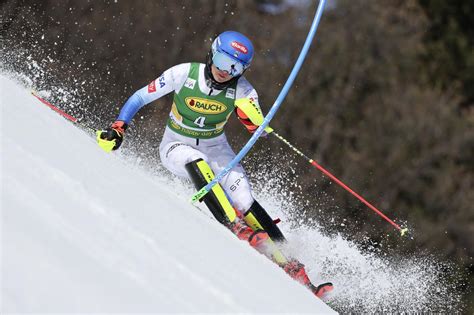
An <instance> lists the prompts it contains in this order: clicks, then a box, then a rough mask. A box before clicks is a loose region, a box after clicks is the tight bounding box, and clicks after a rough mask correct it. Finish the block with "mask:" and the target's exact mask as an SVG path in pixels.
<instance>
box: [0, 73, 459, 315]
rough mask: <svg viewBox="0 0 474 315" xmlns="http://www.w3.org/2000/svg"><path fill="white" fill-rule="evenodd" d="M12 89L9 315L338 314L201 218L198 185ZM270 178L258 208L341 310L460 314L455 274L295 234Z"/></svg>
mask: <svg viewBox="0 0 474 315" xmlns="http://www.w3.org/2000/svg"><path fill="white" fill-rule="evenodd" d="M0 81H1V89H2V90H1V108H2V111H1V114H2V128H1V138H2V149H1V150H2V151H1V155H2V184H1V185H2V296H1V298H2V305H1V311H2V312H67V313H70V312H174V313H175V312H196V311H197V312H204V313H206V312H225V313H230V312H246V313H263V312H264V313H269V312H270V313H271V312H286V313H305V312H310V313H321V314H326V313H331V312H332V310H331V309H330V308H328V307H327V306H326V305H325V304H324V303H322V302H321V301H319V300H317V299H314V297H313V296H312V295H311V294H310V293H309V292H308V291H307V290H305V289H304V288H303V287H302V286H300V285H299V284H297V283H295V282H294V281H292V280H291V279H289V277H288V276H287V275H285V274H284V273H283V272H282V271H281V270H280V269H279V268H278V267H276V266H275V265H274V264H272V263H271V262H269V261H268V260H267V259H265V258H264V257H263V256H262V255H260V254H258V253H256V252H255V251H253V250H252V249H251V248H249V246H247V245H246V244H245V243H244V242H241V241H238V240H237V239H236V238H235V237H234V236H233V235H232V234H230V233H229V232H228V231H227V230H225V228H223V227H222V226H220V225H219V224H218V223H217V222H216V221H215V220H213V219H212V218H211V219H210V215H209V213H208V212H207V211H206V210H204V211H202V212H201V211H197V210H196V208H194V207H192V206H190V205H189V203H188V201H187V200H188V198H189V197H190V195H191V193H192V188H191V186H190V185H187V184H185V183H183V182H182V181H180V180H175V179H170V177H169V175H167V174H163V173H162V171H156V170H149V169H146V168H145V169H144V168H143V167H138V166H136V165H135V164H134V163H132V162H131V161H130V159H129V158H127V157H126V156H125V153H123V152H119V153H115V154H105V153H103V152H102V151H100V150H99V149H98V147H97V146H96V144H95V141H94V139H93V138H91V137H90V135H87V134H86V133H85V132H83V131H81V130H79V129H77V128H76V127H75V126H73V125H72V124H71V123H70V122H68V121H66V120H65V119H63V118H62V117H60V116H59V115H58V114H56V113H54V112H53V111H51V110H49V109H48V108H46V107H45V106H44V105H42V104H40V103H39V102H38V101H36V100H35V99H33V97H32V96H31V95H29V92H28V90H27V89H25V88H23V87H19V86H18V85H17V84H16V83H14V82H13V81H12V80H11V79H9V78H7V77H6V76H2V77H1V79H0ZM272 178H274V177H272V174H268V178H267V180H266V181H263V183H264V184H261V187H259V188H260V189H259V191H261V192H260V193H257V199H258V200H260V201H261V203H262V204H263V205H264V207H265V208H267V209H268V211H269V212H270V213H271V214H272V215H273V216H276V217H280V218H282V220H283V222H282V223H281V224H280V227H281V228H282V230H283V232H284V233H285V235H287V238H288V239H289V241H290V242H289V243H290V245H289V246H288V248H287V250H288V252H290V253H292V254H293V255H294V256H295V257H297V258H299V259H300V260H301V261H302V262H304V263H305V264H306V267H307V271H308V273H309V275H310V278H312V279H313V281H314V282H315V283H319V282H323V281H324V282H325V281H332V282H333V283H334V285H335V290H334V292H333V294H332V296H331V298H330V300H329V304H330V305H331V306H332V307H333V308H334V309H335V310H337V311H340V312H342V313H349V312H355V313H380V312H391V313H394V312H396V313H400V312H410V313H412V312H429V311H432V310H433V309H435V310H438V311H442V312H449V313H455V312H456V311H458V309H457V307H458V305H459V299H460V296H459V295H456V294H453V293H452V292H451V288H449V287H447V286H445V283H444V277H443V274H442V272H443V270H444V272H446V266H444V265H442V264H439V263H438V262H437V261H436V259H433V258H429V257H424V258H423V257H419V258H417V257H414V258H405V259H403V260H402V259H401V258H390V257H386V256H380V255H377V254H375V253H370V252H363V251H361V250H360V249H359V248H358V247H357V245H356V244H354V243H353V242H351V241H348V240H346V239H344V238H343V237H341V236H339V235H336V236H326V235H325V234H324V233H323V232H322V231H321V229H320V228H319V227H318V226H317V225H313V226H309V225H305V224H302V222H300V224H296V225H295V224H290V223H291V220H290V219H289V218H288V216H287V213H288V211H292V210H293V211H299V210H298V206H297V205H294V204H293V205H292V203H291V201H288V199H287V200H283V198H282V197H280V198H279V197H277V196H279V195H281V194H279V192H280V191H279V190H280V189H284V184H282V185H280V186H279V188H278V185H276V186H275V185H274V183H272ZM265 183H267V186H266V184H265ZM270 184H271V185H270ZM275 187H277V188H275ZM199 207H200V208H203V207H202V205H200V206H199ZM282 209H284V210H282ZM295 226H296V228H295ZM443 268H444V269H443ZM448 269H449V268H448ZM46 288H47V289H46Z"/></svg>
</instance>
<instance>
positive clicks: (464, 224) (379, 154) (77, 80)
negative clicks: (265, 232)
mask: <svg viewBox="0 0 474 315" xmlns="http://www.w3.org/2000/svg"><path fill="white" fill-rule="evenodd" d="M303 2H304V1H302V3H303ZM269 3H270V4H271V3H272V1H253V0H240V1H235V0H234V1H221V0H207V1H204V0H201V1H164V0H163V1H161V0H160V1H145V0H136V1H122V0H118V1H114V0H102V1H86V0H83V1H76V0H75V1H72V0H68V1H52V0H44V1H33V0H31V1H27V0H8V1H6V2H5V1H4V2H3V4H2V21H1V23H2V25H1V29H0V32H1V40H2V45H1V48H0V49H1V51H2V55H3V57H2V58H3V59H4V60H7V64H4V65H3V66H4V67H7V66H8V67H11V68H14V69H16V70H17V71H24V72H28V71H31V69H29V68H31V62H30V63H28V61H31V60H33V61H36V62H37V63H38V65H39V67H40V68H41V69H43V71H44V72H42V73H41V74H39V75H38V76H37V79H38V80H37V81H38V82H35V84H36V85H37V86H38V87H39V88H41V87H42V86H43V87H47V86H48V85H51V84H52V83H53V81H54V84H57V83H58V82H61V83H62V84H64V85H65V86H67V87H70V88H71V89H73V90H74V89H75V95H76V97H78V98H80V99H82V100H84V101H83V102H81V103H80V105H78V106H76V107H75V108H74V110H76V111H78V113H79V114H80V115H81V116H82V117H84V119H86V120H90V121H93V122H94V123H101V124H102V125H100V127H104V126H105V125H106V124H108V123H110V122H111V121H112V120H113V119H114V118H115V117H116V115H117V113H118V109H119V108H120V106H121V105H122V104H123V102H124V101H125V100H126V99H127V98H128V96H130V95H131V94H132V93H133V92H134V91H135V90H136V89H138V88H140V87H142V86H144V85H146V84H147V83H148V82H150V81H151V80H152V79H154V78H156V77H157V76H158V75H159V74H160V73H161V72H162V71H164V70H166V69H167V68H169V67H170V66H172V65H175V64H178V63H181V62H188V61H201V62H204V60H205V56H206V54H207V52H208V50H209V46H210V43H211V40H212V39H213V38H214V36H215V35H217V34H218V33H220V32H222V31H224V30H228V29H235V30H238V31H240V32H243V33H245V34H247V35H248V36H249V37H250V38H251V39H252V40H253V42H254V45H255V48H256V53H257V55H256V57H255V59H254V62H253V65H252V68H251V70H250V71H248V72H247V75H246V76H247V78H248V79H249V80H250V81H251V82H252V83H253V84H254V86H255V87H256V88H257V90H258V91H259V94H260V97H261V103H262V107H263V108H264V110H268V108H269V107H270V106H271V105H272V104H273V101H274V100H275V98H276V96H277V95H278V93H279V91H280V89H281V87H282V86H283V84H284V83H285V81H286V79H287V76H288V74H289V72H290V70H291V68H292V66H293V64H294V61H295V60H296V57H297V56H298V53H299V51H300V48H301V46H302V44H303V42H304V39H305V37H306V34H307V31H308V28H309V25H310V23H311V22H312V17H313V15H314V7H315V3H314V2H313V3H310V5H309V6H305V5H301V6H298V7H285V9H282V10H276V11H274V12H278V14H273V15H272V14H268V12H267V11H265V10H263V9H262V8H263V7H262V4H266V5H267V4H269ZM275 3H276V7H278V5H282V3H284V1H276V2H275ZM332 4H333V5H331V9H330V10H328V11H327V12H326V13H325V15H324V16H323V19H322V23H321V25H320V28H319V30H318V34H317V39H316V40H315V42H314V44H313V46H312V49H311V50H310V52H309V54H308V56H307V59H306V61H305V63H304V66H303V69H302V70H301V72H300V73H299V75H298V78H297V80H296V82H295V84H294V86H293V88H292V89H291V91H290V93H289V95H288V97H287V98H286V100H285V103H284V105H283V106H282V107H281V109H280V111H279V112H278V114H277V115H276V117H275V119H274V121H273V122H272V125H273V127H274V128H275V129H276V130H279V131H280V133H281V134H282V135H283V136H285V137H286V138H288V139H289V140H290V141H291V142H293V143H294V144H295V145H297V146H298V147H299V148H301V149H302V150H303V151H304V152H306V153H307V155H309V156H312V157H314V158H315V160H317V161H318V162H320V163H321V164H322V165H324V166H326V167H327V168H328V169H330V170H331V172H333V173H334V174H336V175H337V176H338V177H340V178H341V179H342V180H343V181H344V182H346V183H347V184H349V186H351V187H353V188H354V189H355V190H356V191H358V192H361V193H362V194H363V195H364V196H365V197H366V198H367V199H368V200H370V201H373V202H374V203H375V204H376V205H377V206H380V208H381V209H383V210H384V212H385V213H386V214H387V215H388V216H389V217H391V218H398V219H399V220H400V221H397V222H399V223H403V222H408V225H409V226H410V227H412V228H413V230H414V240H413V241H404V242H400V238H399V237H398V236H396V233H395V232H393V229H392V227H391V226H390V225H388V224H386V223H385V222H383V221H381V219H380V218H379V217H377V216H376V215H375V214H374V213H372V212H371V211H370V210H367V209H366V208H365V207H364V206H362V205H361V204H360V203H359V202H358V201H357V200H355V199H354V198H353V197H352V196H351V195H349V194H348V193H347V192H345V191H344V190H342V189H341V188H338V187H337V186H335V185H333V184H332V185H331V184H330V182H329V181H328V180H327V179H325V178H324V177H322V176H321V175H320V173H318V172H317V171H316V170H314V171H313V170H310V169H308V167H307V166H306V165H305V164H304V161H303V162H301V163H300V165H299V166H298V167H297V169H296V173H295V174H293V175H291V176H294V177H295V178H296V177H298V179H297V180H298V182H299V183H300V184H301V189H299V190H298V191H297V192H296V194H299V195H300V196H301V197H302V198H304V199H305V200H309V201H313V202H314V203H315V204H318V205H320V206H318V207H317V208H318V209H319V210H320V209H321V207H322V208H323V211H322V212H320V211H317V209H316V208H311V207H308V209H306V210H307V211H306V215H308V216H314V217H316V218H317V219H319V220H320V222H321V224H322V225H323V226H325V227H326V228H327V230H328V232H340V233H342V234H344V235H346V236H348V237H350V238H351V239H356V240H359V241H360V242H361V244H363V243H364V241H363V240H365V239H367V236H369V237H370V240H371V241H372V243H378V244H380V243H383V244H387V245H389V247H390V248H391V250H392V251H393V250H396V251H398V252H399V253H400V254H409V253H410V252H412V251H413V250H415V249H420V248H422V249H426V250H427V251H429V252H434V253H436V254H440V255H442V256H444V257H445V258H446V259H449V260H452V261H454V262H456V263H457V264H459V265H461V266H463V268H464V269H463V272H466V274H469V277H470V279H471V280H470V282H471V285H472V283H473V282H472V279H473V278H472V275H473V273H474V267H473V261H472V257H473V255H474V237H473V235H474V206H473V205H474V157H473V153H474V128H473V124H474V106H473V105H474V89H473V85H474V25H473V20H472V16H473V15H474V2H472V1H467V0H465V1H462V0H457V1H431V0H405V1H401V0H389V1H375V0H374V1H350V0H340V1H337V2H332ZM334 4H335V5H334ZM52 97H54V95H53V96H52ZM57 101H58V102H61V99H58V100H57ZM157 103H158V104H157V106H149V107H146V108H144V109H143V110H142V112H141V113H140V114H139V115H137V116H142V114H143V116H144V118H143V119H135V121H134V123H133V126H132V128H130V129H131V130H130V132H131V133H132V134H133V133H135V135H136V137H137V139H141V140H143V141H145V142H148V143H152V144H154V145H157V143H158V141H159V136H160V134H161V131H162V130H163V125H164V119H165V116H166V115H167V113H168V110H169V100H160V101H158V102H157ZM64 106H68V105H67V104H65V105H64ZM132 129H133V130H132ZM229 129H230V130H229V131H228V133H229V134H232V135H233V137H231V138H235V139H236V140H235V142H234V144H235V145H236V148H240V146H241V145H242V143H243V141H244V140H245V139H247V138H248V135H246V134H245V132H244V131H243V129H242V127H241V126H239V125H238V123H235V122H231V123H230V127H229ZM134 130H135V131H134ZM280 148H281V144H280V143H278V142H276V141H274V140H273V139H272V140H263V141H259V143H258V145H257V148H256V150H254V151H252V155H253V156H254V158H253V159H252V161H253V162H254V164H253V165H249V168H250V169H255V168H257V167H258V165H259V164H264V163H276V162H278V163H279V164H278V165H279V167H282V166H283V165H284V164H285V162H284V161H285V160H286V159H285V158H286V157H289V156H291V152H287V153H285V154H280V155H278V157H271V154H273V153H275V152H282V151H281V149H280ZM152 151H153V146H152ZM152 153H154V154H155V155H157V150H155V151H154V152H152ZM288 160H292V161H295V160H297V159H295V158H291V159H290V158H288ZM247 163H250V162H247ZM288 163H290V162H289V161H288ZM291 163H293V166H294V162H291ZM251 177H252V176H251ZM290 179H292V178H290ZM253 180H255V181H256V180H258V179H256V178H253ZM321 192H323V194H322V193H321ZM323 195H324V196H330V198H327V197H326V199H327V200H325V201H324V202H321V200H322V199H321V198H324V197H323ZM321 213H323V214H321ZM328 218H336V223H340V222H342V220H343V219H346V220H348V221H350V222H351V225H352V226H353V227H354V228H353V229H348V228H347V226H346V227H345V228H343V227H341V226H340V224H334V223H330V220H328ZM387 234H391V235H395V236H391V237H386V235H387ZM400 243H401V244H400ZM468 286H469V285H468V284H467V285H466V287H464V288H460V290H464V291H466V292H467V291H468V289H467V288H468ZM466 299H467V300H469V297H466ZM470 299H471V300H472V296H471V298H470Z"/></svg>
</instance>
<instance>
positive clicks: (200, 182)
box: [185, 159, 237, 226]
mask: <svg viewBox="0 0 474 315" xmlns="http://www.w3.org/2000/svg"><path fill="white" fill-rule="evenodd" d="M185 168H186V171H187V172H188V174H189V177H190V178H191V180H192V182H193V183H194V186H195V187H196V189H198V190H200V189H201V188H203V187H204V186H206V185H207V184H208V183H210V182H211V181H212V180H213V179H214V173H213V172H212V170H211V167H210V166H209V164H207V163H206V161H204V160H203V159H197V160H195V161H192V162H189V163H187V164H186V166H185ZM200 201H204V203H205V204H206V206H207V207H208V208H209V210H210V211H211V213H212V214H213V215H214V217H215V218H216V219H217V221H219V222H220V223H222V224H224V225H226V226H229V224H230V223H232V222H234V221H235V220H236V217H237V214H236V212H235V210H234V207H233V206H232V204H231V203H230V201H229V199H228V198H227V196H226V194H225V192H224V190H223V189H222V187H221V185H220V184H219V183H217V184H216V185H214V187H212V189H211V191H210V192H208V193H207V194H206V195H205V196H204V197H203V198H202V200H200Z"/></svg>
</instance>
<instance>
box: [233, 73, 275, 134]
mask: <svg viewBox="0 0 474 315" xmlns="http://www.w3.org/2000/svg"><path fill="white" fill-rule="evenodd" d="M239 83H241V82H240V81H239ZM239 87H240V89H239ZM235 113H236V115H237V118H238V119H239V121H240V122H241V123H242V124H243V125H244V126H245V128H247V130H248V131H249V132H250V133H254V132H255V130H257V128H258V126H260V125H261V124H262V123H263V119H264V117H263V113H262V110H261V108H260V105H259V103H258V94H257V91H256V90H255V89H254V88H253V87H252V86H251V85H250V83H248V81H247V80H245V81H244V82H242V84H241V85H239V86H238V88H237V93H236V100H235ZM267 129H268V130H267ZM265 131H266V132H271V128H270V127H267V128H266V129H265ZM262 135H263V136H265V135H266V133H264V134H262Z"/></svg>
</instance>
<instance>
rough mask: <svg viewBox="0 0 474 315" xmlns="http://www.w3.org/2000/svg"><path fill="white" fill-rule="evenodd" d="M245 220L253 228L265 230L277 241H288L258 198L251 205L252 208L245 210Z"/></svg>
mask: <svg viewBox="0 0 474 315" xmlns="http://www.w3.org/2000/svg"><path fill="white" fill-rule="evenodd" d="M244 220H245V222H246V223H247V224H248V225H249V226H250V227H251V228H252V229H253V230H257V229H260V230H265V231H266V232H267V233H268V235H269V236H270V237H271V239H272V240H274V241H275V242H283V241H286V239H285V236H284V235H283V233H282V232H281V231H280V229H279V228H278V226H277V225H276V224H275V222H273V220H272V218H271V217H270V216H269V215H268V213H267V212H266V211H265V209H263V207H262V206H261V205H260V204H259V203H258V202H257V201H256V200H255V201H254V202H253V204H252V206H250V209H249V210H247V212H245V214H244Z"/></svg>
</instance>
